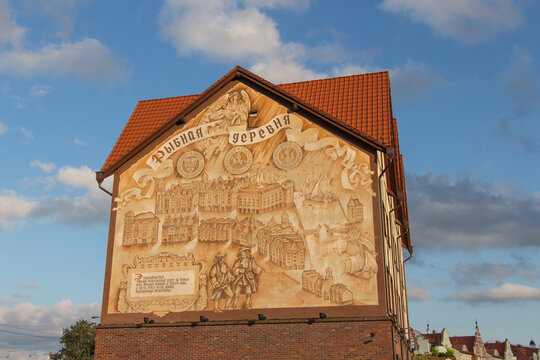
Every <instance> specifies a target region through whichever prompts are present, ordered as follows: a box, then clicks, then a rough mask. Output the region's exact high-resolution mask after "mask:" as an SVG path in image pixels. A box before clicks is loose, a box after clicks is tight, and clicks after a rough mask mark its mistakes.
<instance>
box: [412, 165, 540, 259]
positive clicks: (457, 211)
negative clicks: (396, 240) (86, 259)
mask: <svg viewBox="0 0 540 360" xmlns="http://www.w3.org/2000/svg"><path fill="white" fill-rule="evenodd" d="M406 177H407V197H408V207H409V215H410V216H409V218H410V221H411V236H412V237H413V239H414V240H413V243H414V245H415V246H417V247H424V248H428V247H429V248H437V247H438V248H443V249H488V248H490V249H491V248H515V247H525V246H533V247H538V246H540V242H539V241H538V234H539V233H540V223H539V222H538V219H540V196H538V195H533V194H524V193H522V192H521V191H520V190H518V189H516V188H514V187H512V186H511V185H508V184H504V183H497V182H479V181H473V180H472V179H470V178H467V177H463V178H460V177H453V176H450V175H438V174H433V173H424V174H422V175H412V174H407V175H406Z"/></svg>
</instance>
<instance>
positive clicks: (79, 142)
mask: <svg viewBox="0 0 540 360" xmlns="http://www.w3.org/2000/svg"><path fill="white" fill-rule="evenodd" d="M73 141H74V142H75V144H77V145H79V146H84V145H86V143H85V142H84V141H82V140H81V139H79V138H75V139H73Z"/></svg>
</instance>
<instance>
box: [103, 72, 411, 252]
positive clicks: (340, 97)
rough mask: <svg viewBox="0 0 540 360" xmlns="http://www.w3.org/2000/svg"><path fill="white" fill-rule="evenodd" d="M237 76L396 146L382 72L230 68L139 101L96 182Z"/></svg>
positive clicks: (380, 143) (400, 178)
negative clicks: (268, 76)
mask: <svg viewBox="0 0 540 360" xmlns="http://www.w3.org/2000/svg"><path fill="white" fill-rule="evenodd" d="M239 78H243V79H245V80H246V81H248V82H250V81H251V82H253V83H255V84H256V85H258V86H262V87H265V88H266V89H267V90H268V91H271V92H274V93H276V94H278V95H280V96H282V97H283V98H284V99H287V100H289V101H291V102H292V103H293V104H298V107H303V108H304V109H305V110H306V111H308V112H311V113H315V114H317V115H318V116H322V117H325V118H327V120H328V121H329V122H330V123H332V122H333V123H335V125H336V126H337V127H341V128H343V129H344V130H345V131H349V132H351V133H354V134H357V135H358V137H360V138H363V139H365V141H366V142H367V143H371V144H372V145H373V146H375V147H376V148H382V147H384V146H393V147H395V148H396V149H397V150H399V149H398V146H399V142H398V137H397V124H396V123H395V119H394V118H393V116H392V102H391V96H390V79H389V75H388V72H387V71H384V72H377V73H371V74H363V75H352V76H343V77H337V78H330V79H322V80H312V81H303V82H297V83H289V84H281V85H274V84H272V83H270V82H268V81H267V80H265V79H263V78H261V77H259V76H257V75H255V74H253V73H251V72H249V71H247V70H246V69H244V68H242V67H240V66H236V67H235V68H234V69H232V70H231V71H230V72H229V73H227V74H225V75H224V76H223V77H222V78H221V79H219V80H218V81H216V82H215V83H214V84H213V85H212V86H210V87H209V88H208V89H206V90H205V91H204V92H203V93H202V94H199V95H189V96H179V97H172V98H164V99H155V100H144V101H139V103H138V104H137V106H136V107H135V110H134V111H133V114H131V117H130V118H129V121H128V123H127V124H126V126H125V128H124V130H123V131H122V133H121V134H120V137H119V138H118V140H117V141H116V144H115V145H114V147H113V149H112V151H111V153H110V154H109V156H108V158H107V160H106V161H105V164H103V167H102V169H101V171H99V172H98V174H97V178H98V182H100V183H101V181H102V180H103V178H104V177H105V176H109V175H111V173H112V172H114V171H115V169H116V168H117V167H118V166H119V165H121V164H122V163H124V162H125V161H127V159H128V157H129V156H130V154H132V153H135V152H136V151H138V149H137V148H138V147H142V146H143V144H144V143H145V142H146V141H151V140H153V139H154V138H155V136H156V135H157V134H160V133H162V131H164V129H166V128H167V127H168V126H171V124H173V123H175V122H177V121H178V120H180V117H181V116H182V115H183V114H184V112H185V113H189V112H190V111H191V110H193V109H194V108H195V107H196V106H198V105H200V104H201V103H202V102H204V101H205V100H206V99H207V98H208V97H209V96H211V95H212V94H214V93H215V92H216V91H217V90H219V88H220V87H221V86H223V85H224V84H225V83H227V82H228V81H231V80H235V79H239ZM396 153H397V155H398V157H397V161H395V162H394V163H395V164H394V166H395V167H396V169H397V174H396V175H397V176H396V178H397V183H396V186H397V187H399V188H400V189H401V190H402V191H403V193H405V182H404V179H405V176H404V172H403V164H402V158H401V156H400V155H399V151H396ZM404 205H405V206H403V207H402V210H401V212H402V213H403V214H402V216H400V218H401V220H403V223H404V225H405V227H406V228H408V225H407V224H405V223H406V222H407V217H408V214H407V210H406V208H407V206H406V202H404ZM402 241H403V243H404V244H405V246H406V247H407V249H408V250H409V252H410V253H412V247H411V243H410V235H409V234H405V233H404V235H403V237H402Z"/></svg>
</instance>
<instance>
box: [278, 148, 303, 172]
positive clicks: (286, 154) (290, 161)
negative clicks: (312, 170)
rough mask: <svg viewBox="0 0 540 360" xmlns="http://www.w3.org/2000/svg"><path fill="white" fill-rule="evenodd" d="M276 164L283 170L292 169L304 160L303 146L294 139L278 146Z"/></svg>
mask: <svg viewBox="0 0 540 360" xmlns="http://www.w3.org/2000/svg"><path fill="white" fill-rule="evenodd" d="M273 160H274V164H276V166H277V167H278V168H280V169H282V170H291V169H294V168H295V167H297V166H298V165H300V162H302V148H301V147H300V145H298V144H297V143H295V142H294V141H286V142H284V143H281V144H279V145H278V146H276V149H275V150H274V154H273Z"/></svg>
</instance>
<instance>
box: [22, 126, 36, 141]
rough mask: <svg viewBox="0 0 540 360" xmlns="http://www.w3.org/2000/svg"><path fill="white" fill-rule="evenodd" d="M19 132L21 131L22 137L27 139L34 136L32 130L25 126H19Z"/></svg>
mask: <svg viewBox="0 0 540 360" xmlns="http://www.w3.org/2000/svg"><path fill="white" fill-rule="evenodd" d="M21 132H22V133H23V135H24V137H25V138H27V139H28V140H32V139H33V138H34V134H32V130H28V129H27V128H24V127H21Z"/></svg>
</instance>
